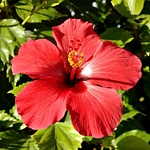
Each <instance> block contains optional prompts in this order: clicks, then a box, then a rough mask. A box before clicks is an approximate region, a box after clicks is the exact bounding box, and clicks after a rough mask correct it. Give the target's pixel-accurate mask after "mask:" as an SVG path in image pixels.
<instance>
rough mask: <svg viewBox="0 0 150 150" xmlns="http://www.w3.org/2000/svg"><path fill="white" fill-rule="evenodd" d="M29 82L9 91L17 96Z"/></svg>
mask: <svg viewBox="0 0 150 150" xmlns="http://www.w3.org/2000/svg"><path fill="white" fill-rule="evenodd" d="M27 84H29V82H27V83H23V84H21V85H19V86H16V87H14V88H13V89H12V90H10V91H8V93H12V94H13V95H14V96H17V95H18V93H19V92H20V91H21V90H22V89H23V88H24V87H25V86H26V85H27Z"/></svg>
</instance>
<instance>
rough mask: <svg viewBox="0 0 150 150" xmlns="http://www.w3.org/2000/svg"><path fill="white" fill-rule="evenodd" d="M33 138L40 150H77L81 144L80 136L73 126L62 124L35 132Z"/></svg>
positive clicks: (58, 123)
mask: <svg viewBox="0 0 150 150" xmlns="http://www.w3.org/2000/svg"><path fill="white" fill-rule="evenodd" d="M33 137H34V138H35V140H36V142H37V144H38V146H39V148H40V149H42V150H55V149H57V150H77V149H78V148H80V147H81V142H82V136H81V135H80V134H79V133H78V132H77V131H76V130H75V129H74V128H73V126H72V125H71V124H68V123H62V122H57V123H56V124H54V125H51V126H50V127H48V128H47V129H45V130H39V131H37V132H36V133H35V134H34V135H33Z"/></svg>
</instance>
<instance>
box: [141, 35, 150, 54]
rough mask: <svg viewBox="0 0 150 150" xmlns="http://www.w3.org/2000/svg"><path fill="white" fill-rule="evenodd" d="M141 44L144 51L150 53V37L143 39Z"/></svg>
mask: <svg viewBox="0 0 150 150" xmlns="http://www.w3.org/2000/svg"><path fill="white" fill-rule="evenodd" d="M141 44H142V48H143V50H144V51H146V52H150V35H147V36H144V37H142V40H141Z"/></svg>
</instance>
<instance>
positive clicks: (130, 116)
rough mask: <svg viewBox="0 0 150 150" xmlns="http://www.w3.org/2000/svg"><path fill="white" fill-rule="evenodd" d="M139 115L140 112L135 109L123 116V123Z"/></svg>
mask: <svg viewBox="0 0 150 150" xmlns="http://www.w3.org/2000/svg"><path fill="white" fill-rule="evenodd" d="M139 113H140V112H139V111H138V110H135V109H133V110H131V111H129V112H127V113H125V114H123V116H122V118H121V121H127V120H128V119H133V117H134V116H135V115H137V114H139Z"/></svg>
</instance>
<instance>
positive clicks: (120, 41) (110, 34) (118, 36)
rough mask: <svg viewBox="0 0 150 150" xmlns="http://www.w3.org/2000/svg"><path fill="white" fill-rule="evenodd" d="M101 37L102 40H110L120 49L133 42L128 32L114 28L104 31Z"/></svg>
mask: <svg viewBox="0 0 150 150" xmlns="http://www.w3.org/2000/svg"><path fill="white" fill-rule="evenodd" d="M101 37H102V39H104V40H111V41H112V42H113V43H115V44H116V45H118V46H120V47H124V46H125V45H126V44H127V43H129V42H131V41H132V40H133V36H132V34H131V33H130V32H128V31H126V30H124V29H119V28H115V27H113V28H108V29H106V31H105V32H104V33H103V34H102V35H101Z"/></svg>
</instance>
